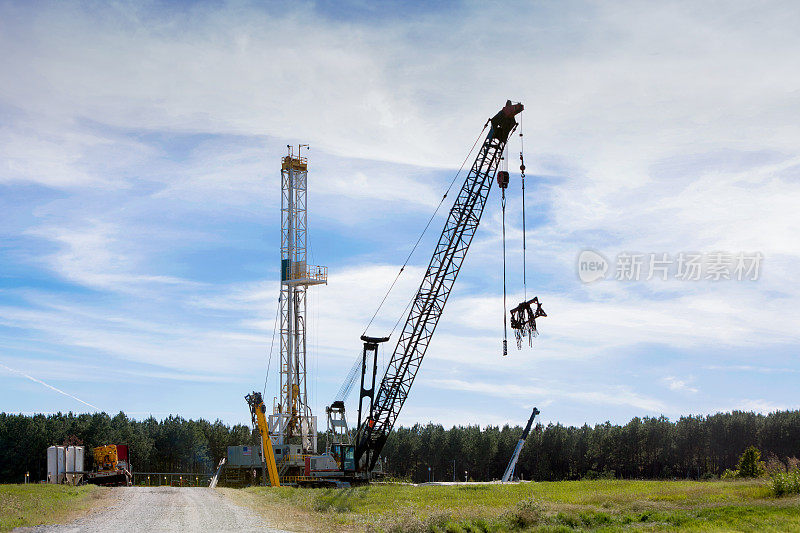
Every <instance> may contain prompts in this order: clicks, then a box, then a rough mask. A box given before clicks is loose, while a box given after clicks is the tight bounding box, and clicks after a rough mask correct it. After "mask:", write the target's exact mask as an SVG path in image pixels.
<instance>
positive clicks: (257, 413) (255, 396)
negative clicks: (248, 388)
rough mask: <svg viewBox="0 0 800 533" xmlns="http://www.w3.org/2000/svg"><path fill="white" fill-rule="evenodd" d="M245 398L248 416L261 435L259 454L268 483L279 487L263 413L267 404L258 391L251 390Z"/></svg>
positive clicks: (273, 455)
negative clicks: (265, 469)
mask: <svg viewBox="0 0 800 533" xmlns="http://www.w3.org/2000/svg"><path fill="white" fill-rule="evenodd" d="M244 399H245V400H247V405H249V406H250V416H251V417H252V418H253V425H254V426H256V427H257V428H258V433H259V435H261V454H262V456H263V458H264V462H265V463H266V464H267V472H268V473H269V483H270V485H272V486H273V487H280V486H281V480H280V477H279V476H278V465H277V464H276V463H275V451H274V450H273V449H272V439H270V438H269V426H267V417H266V416H265V415H264V413H266V412H267V406H266V405H264V400H263V399H262V398H261V393H260V392H255V391H253V393H252V394H248V395H247V396H245V397H244Z"/></svg>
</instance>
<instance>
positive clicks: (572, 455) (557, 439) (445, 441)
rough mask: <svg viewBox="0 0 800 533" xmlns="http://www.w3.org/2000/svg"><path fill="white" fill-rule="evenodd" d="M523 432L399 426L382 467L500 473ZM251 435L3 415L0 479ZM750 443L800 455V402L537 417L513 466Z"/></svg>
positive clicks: (653, 457)
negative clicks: (113, 448) (622, 420)
mask: <svg viewBox="0 0 800 533" xmlns="http://www.w3.org/2000/svg"><path fill="white" fill-rule="evenodd" d="M521 434H522V428H521V427H518V426H516V427H509V426H503V427H497V426H487V427H485V428H483V429H481V428H480V427H479V426H456V427H453V428H450V429H445V428H443V427H442V426H441V425H437V424H427V425H415V426H413V427H410V428H406V427H400V428H397V429H396V430H395V431H394V432H392V434H391V436H390V438H389V440H388V441H387V443H386V447H385V448H384V451H383V457H384V462H385V471H386V472H387V473H388V474H389V475H390V476H391V477H394V478H399V479H407V480H413V481H415V482H422V481H427V480H429V479H432V480H436V481H452V479H453V477H454V474H455V477H456V478H457V479H460V480H463V479H464V478H465V477H467V478H468V479H471V480H491V479H497V478H499V477H501V476H502V473H503V470H504V469H505V467H506V465H507V463H508V460H509V458H510V456H511V453H512V451H513V449H514V446H515V445H516V442H517V440H518V439H519V437H520V435H521ZM256 442H257V441H256V435H255V432H254V431H252V430H251V428H250V427H248V426H245V425H234V426H228V425H226V424H224V423H223V422H221V421H219V420H217V421H215V422H209V421H206V420H202V419H201V420H186V419H184V418H181V417H176V416H170V417H167V418H165V419H163V420H156V419H155V418H153V417H150V418H147V419H145V420H135V419H131V418H129V417H128V416H126V415H125V414H124V413H119V414H117V415H115V416H113V417H112V416H109V415H108V414H106V413H94V414H73V413H67V414H61V413H58V414H51V415H34V416H28V415H16V414H6V413H0V483H17V482H21V481H22V479H23V476H24V475H25V472H30V476H31V480H33V481H37V480H41V479H44V478H45V477H46V449H47V447H48V446H51V445H54V444H64V443H70V444H83V445H84V446H87V448H91V447H94V446H99V445H102V444H111V443H115V444H128V445H129V446H130V450H131V462H132V465H133V468H134V470H135V471H138V472H187V473H189V472H191V473H199V474H205V473H209V472H211V471H212V470H213V469H214V468H215V467H216V465H217V463H218V462H219V460H220V458H222V457H223V456H224V455H225V454H226V449H227V446H230V445H238V444H255V443H256ZM324 445H325V436H324V435H322V436H321V439H320V446H321V447H323V448H324ZM751 445H752V446H756V447H757V448H758V449H759V450H760V451H761V453H762V457H763V458H765V459H771V460H773V461H774V460H779V461H787V460H788V459H789V458H796V457H800V410H798V411H776V412H773V413H770V414H768V415H762V414H756V413H752V412H742V411H734V412H731V413H717V414H714V415H708V416H684V417H681V418H679V419H678V420H676V421H671V420H669V419H668V418H666V417H663V416H662V417H658V418H649V417H647V418H638V417H637V418H634V419H633V420H631V421H630V422H628V423H627V424H625V425H615V424H611V423H609V422H606V423H604V424H597V425H595V426H589V425H584V426H581V427H573V426H563V425H561V424H548V425H547V426H542V425H541V424H539V425H537V426H536V427H535V428H534V430H533V431H531V434H530V436H529V437H528V440H527V442H526V444H525V447H524V448H523V450H522V454H521V456H520V460H519V463H518V466H517V473H518V475H519V476H520V477H521V478H522V479H533V480H537V481H556V480H570V479H584V478H601V477H603V478H624V479H713V478H716V477H718V476H720V475H721V474H722V473H723V472H724V471H725V469H728V468H731V469H732V468H735V467H736V463H737V461H738V459H739V456H740V455H741V454H742V452H743V451H744V450H745V449H746V448H747V447H749V446H751ZM88 455H89V454H87V457H88ZM429 469H430V470H429Z"/></svg>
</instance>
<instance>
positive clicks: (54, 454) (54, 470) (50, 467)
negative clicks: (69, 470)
mask: <svg viewBox="0 0 800 533" xmlns="http://www.w3.org/2000/svg"><path fill="white" fill-rule="evenodd" d="M58 448H59V447H58V446H50V447H49V448H47V482H48V483H58Z"/></svg>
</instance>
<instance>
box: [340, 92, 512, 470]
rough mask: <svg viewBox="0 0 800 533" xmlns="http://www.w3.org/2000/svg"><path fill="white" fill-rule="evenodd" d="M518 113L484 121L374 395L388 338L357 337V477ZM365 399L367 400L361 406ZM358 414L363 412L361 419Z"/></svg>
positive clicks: (422, 344)
mask: <svg viewBox="0 0 800 533" xmlns="http://www.w3.org/2000/svg"><path fill="white" fill-rule="evenodd" d="M523 109H524V107H523V105H522V104H520V103H517V104H512V103H511V101H510V100H509V101H507V102H506V105H505V106H504V107H503V108H502V109H501V110H500V111H499V112H498V113H497V114H495V115H494V117H492V118H491V119H489V121H488V124H489V125H490V128H489V133H488V135H487V136H486V138H485V140H484V142H483V145H482V146H481V148H480V150H479V151H478V154H477V156H476V158H475V161H474V163H473V164H472V167H471V169H470V171H469V174H468V175H467V177H466V179H465V180H464V184H463V185H462V187H461V190H460V191H459V193H458V196H457V197H456V200H455V202H454V204H453V207H452V208H451V209H450V213H449V215H448V217H447V221H446V222H445V225H444V229H443V230H442V234H441V235H440V237H439V241H438V244H437V245H436V249H435V250H434V252H433V256H432V257H431V260H430V263H429V264H428V268H427V270H426V272H425V276H424V278H423V280H422V284H421V285H420V287H419V289H418V291H417V294H416V296H415V298H414V300H413V303H412V305H411V309H410V311H409V313H408V317H407V319H406V322H405V325H404V326H403V330H402V333H401V334H400V337H399V340H398V342H397V345H396V347H395V349H394V353H393V354H392V357H391V359H390V360H389V364H388V366H387V368H386V371H385V374H384V376H383V379H382V380H381V383H380V387H379V388H378V391H377V393H376V392H375V376H376V368H375V365H376V364H377V353H378V346H379V344H381V343H383V342H386V341H388V340H389V339H388V338H385V337H384V338H376V337H366V336H362V341H363V342H364V350H363V356H362V357H363V360H362V367H361V395H360V398H359V415H358V420H359V421H358V428H357V430H356V444H355V460H356V464H357V465H359V470H360V471H362V472H367V473H369V472H371V471H372V470H373V469H374V468H375V465H376V463H377V461H378V458H379V456H380V453H381V451H382V450H383V447H384V444H385V443H386V439H387V438H388V436H389V433H390V432H391V431H392V428H393V427H394V424H395V422H396V421H397V417H398V415H399V414H400V410H401V409H402V408H403V404H404V403H405V401H406V398H408V394H409V391H410V389H411V385H412V384H413V383H414V378H415V377H416V375H417V372H418V371H419V367H420V365H421V364H422V360H423V358H424V357H425V352H426V351H427V349H428V345H429V344H430V341H431V338H432V337H433V333H434V331H435V330H436V325H437V324H438V322H439V318H441V316H442V312H443V311H444V307H445V304H446V303H447V299H448V297H449V296H450V292H451V291H452V289H453V284H454V283H455V281H456V278H457V277H458V273H459V271H460V270H461V265H462V264H463V262H464V258H465V257H466V255H467V251H468V250H469V246H470V244H471V242H472V238H473V236H474V235H475V231H476V230H477V229H478V224H479V223H480V220H481V215H482V214H483V209H484V206H485V205H486V200H487V198H488V197H489V192H490V191H491V188H492V183H493V182H494V180H495V177H497V179H498V180H499V181H506V180H507V179H508V173H507V172H505V171H500V173H498V167H499V165H500V161H501V159H502V157H503V151H504V150H505V147H506V143H507V142H508V137H509V135H511V133H512V132H513V131H514V130H515V129H516V127H517V121H516V120H515V117H516V115H518V114H519V113H520V112H521V111H522V110H523ZM496 175H497V176H496ZM369 356H372V361H371V365H367V361H368V359H369ZM368 366H371V369H372V371H371V381H370V380H369V379H366V380H365V377H367V378H368V377H369V372H368V370H367V367H368ZM365 381H367V383H365ZM367 385H369V386H367ZM365 400H368V402H367V404H366V405H365V404H364V402H365ZM362 409H364V411H365V412H364V418H363V420H362Z"/></svg>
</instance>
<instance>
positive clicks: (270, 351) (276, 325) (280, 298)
mask: <svg viewBox="0 0 800 533" xmlns="http://www.w3.org/2000/svg"><path fill="white" fill-rule="evenodd" d="M282 298H283V292H281V293H280V294H279V295H278V306H277V309H276V310H275V324H274V325H273V326H272V341H271V342H270V343H269V359H268V360H267V375H266V376H264V390H263V391H262V392H261V397H262V398H263V397H264V395H266V394H267V381H268V380H269V368H270V366H272V349H273V347H274V346H275V334H276V333H277V331H278V316H280V314H281V303H283V302H282Z"/></svg>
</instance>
